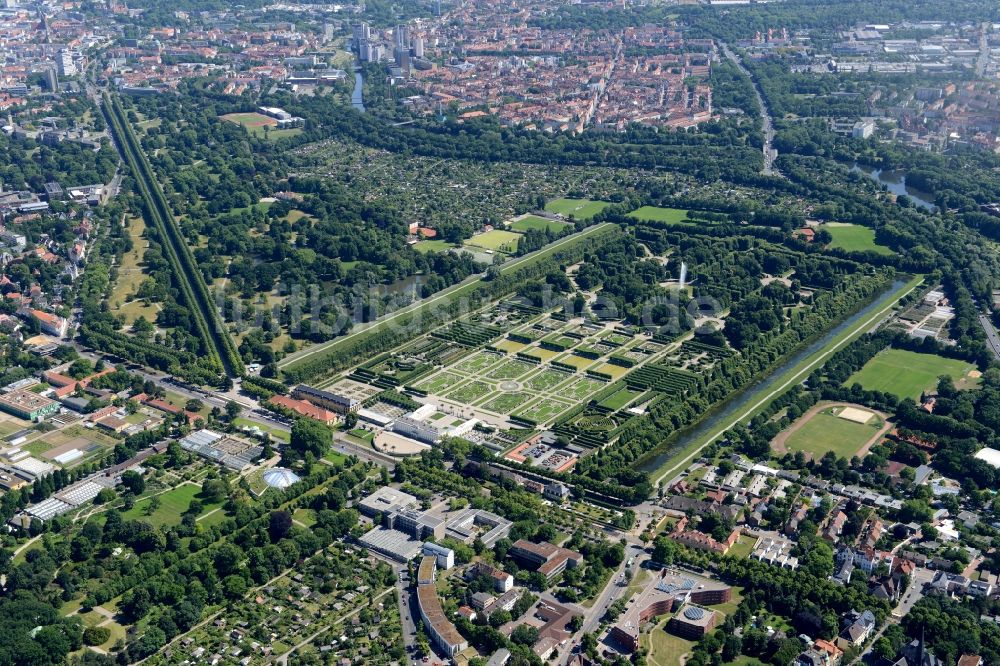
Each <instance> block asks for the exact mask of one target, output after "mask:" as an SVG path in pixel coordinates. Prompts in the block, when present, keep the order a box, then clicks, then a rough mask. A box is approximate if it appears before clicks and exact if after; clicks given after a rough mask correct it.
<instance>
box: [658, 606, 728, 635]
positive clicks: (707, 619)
mask: <svg viewBox="0 0 1000 666" xmlns="http://www.w3.org/2000/svg"><path fill="white" fill-rule="evenodd" d="M718 621H719V614H718V613H716V612H715V611H713V610H709V609H708V608H702V607H701V606H695V605H693V604H688V605H686V606H684V608H682V609H681V610H680V612H679V613H677V615H675V616H673V617H672V618H670V621H669V622H667V631H669V632H671V633H674V634H677V635H678V636H680V637H681V638H687V639H689V640H694V641H696V640H699V639H701V637H702V636H704V635H705V634H707V633H708V632H710V631H711V630H712V629H714V628H715V625H716V624H717V623H718Z"/></svg>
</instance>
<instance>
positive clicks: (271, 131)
mask: <svg viewBox="0 0 1000 666" xmlns="http://www.w3.org/2000/svg"><path fill="white" fill-rule="evenodd" d="M220 117H221V118H222V119H223V120H228V121H229V122H231V123H236V124H237V125H242V126H243V127H245V128H246V130H247V131H248V132H250V133H251V134H256V135H261V136H263V135H264V134H265V130H264V128H265V127H267V128H268V129H267V131H266V134H267V137H268V138H269V139H272V140H274V139H281V138H283V137H288V136H295V135H296V134H301V133H302V129H301V128H299V127H287V128H283V129H278V128H277V125H278V121H277V120H275V119H274V118H271V117H270V116H265V115H264V114H263V113H256V112H254V113H228V114H226V115H224V116H220Z"/></svg>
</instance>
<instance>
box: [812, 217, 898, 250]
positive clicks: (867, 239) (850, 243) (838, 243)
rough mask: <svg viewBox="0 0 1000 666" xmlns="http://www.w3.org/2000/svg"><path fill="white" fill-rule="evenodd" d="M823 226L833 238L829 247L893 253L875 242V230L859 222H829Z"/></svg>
mask: <svg viewBox="0 0 1000 666" xmlns="http://www.w3.org/2000/svg"><path fill="white" fill-rule="evenodd" d="M823 228H824V229H826V230H827V231H828V232H830V236H832V237H833V240H832V241H831V242H830V247H834V248H839V249H841V250H847V251H848V252H869V251H870V252H878V253H879V254H893V252H892V250H890V249H889V248H887V247H886V246H884V245H878V244H877V243H876V242H875V230H874V229H871V228H869V227H863V226H861V225H860V224H847V223H844V222H840V223H829V224H824V225H823Z"/></svg>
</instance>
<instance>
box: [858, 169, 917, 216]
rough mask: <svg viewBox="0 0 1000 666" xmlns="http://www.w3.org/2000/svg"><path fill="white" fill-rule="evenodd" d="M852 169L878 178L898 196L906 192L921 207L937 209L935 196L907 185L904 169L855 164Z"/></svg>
mask: <svg viewBox="0 0 1000 666" xmlns="http://www.w3.org/2000/svg"><path fill="white" fill-rule="evenodd" d="M851 171H853V172H855V173H863V174H864V175H866V176H868V177H869V178H871V179H872V180H877V181H878V182H880V183H882V184H883V185H885V187H886V189H887V190H889V191H890V192H892V193H893V194H895V195H896V196H900V195H903V194H905V195H906V196H907V197H909V198H910V201H912V202H913V203H914V204H915V205H917V206H919V207H920V208H925V209H927V210H937V206H935V205H934V196H933V195H932V194H928V193H927V192H921V191H920V190H918V189H916V188H913V187H908V186H907V185H906V171H904V170H902V169H891V170H888V169H887V170H882V169H872V168H869V167H863V166H861V165H859V164H855V165H854V166H852V167H851Z"/></svg>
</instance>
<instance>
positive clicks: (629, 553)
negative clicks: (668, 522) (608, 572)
mask: <svg viewBox="0 0 1000 666" xmlns="http://www.w3.org/2000/svg"><path fill="white" fill-rule="evenodd" d="M632 558H635V561H634V562H633V563H632V571H633V572H636V575H637V574H638V571H639V569H640V567H641V566H642V564H643V562H645V561H646V560H648V559H649V556H648V555H647V554H646V552H645V551H644V550H643V548H642V546H640V545H638V544H634V543H633V544H629V545H628V546H627V547H626V548H625V559H624V560H623V561H622V563H621V564H620V565H619V566H618V568H617V569H615V572H614V574H613V575H612V576H611V578H610V580H609V581H608V584H607V585H606V586H605V587H604V589H603V590H601V594H600V595H599V596H598V597H597V599H595V600H594V603H593V605H592V606H591V607H590V608H589V609H588V610H586V611H585V613H584V618H583V625H582V626H581V627H580V631H578V632H576V633H575V634H573V636H572V637H571V638H570V639H569V643H568V645H570V646H576V645H578V644H579V643H580V641H581V640H582V639H583V635H584V634H592V633H594V632H595V631H597V630H598V628H599V627H600V625H601V619H602V618H603V617H604V615H605V614H606V613H607V612H608V608H610V607H611V604H613V603H614V602H615V601H617V600H618V599H619V598H621V596H622V595H624V594H625V590H626V587H623V586H622V585H620V584H619V582H620V581H621V579H622V575H623V574H624V572H625V567H626V566H627V565H628V561H629V560H630V559H632ZM573 656H574V655H573V654H572V648H571V649H570V650H567V651H565V652H564V653H563V654H562V655H561V656H560V658H559V662H558V663H559V664H567V663H569V661H570V659H571V658H572V657H573Z"/></svg>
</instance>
